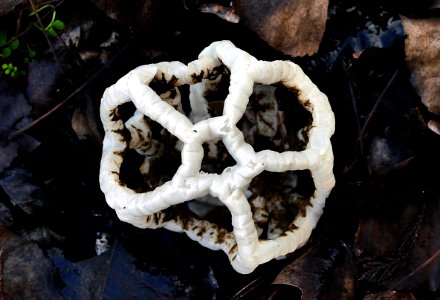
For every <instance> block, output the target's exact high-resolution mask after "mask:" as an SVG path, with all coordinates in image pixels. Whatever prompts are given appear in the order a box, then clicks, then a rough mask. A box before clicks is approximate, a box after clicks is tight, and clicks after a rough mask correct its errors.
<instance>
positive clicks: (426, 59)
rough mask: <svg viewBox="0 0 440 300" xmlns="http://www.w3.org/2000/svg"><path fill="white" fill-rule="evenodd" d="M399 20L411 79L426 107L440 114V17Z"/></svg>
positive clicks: (404, 18)
mask: <svg viewBox="0 0 440 300" xmlns="http://www.w3.org/2000/svg"><path fill="white" fill-rule="evenodd" d="M402 24H403V27H404V30H405V33H406V34H407V38H406V40H405V53H406V63H407V65H408V67H409V69H410V70H411V82H412V84H413V86H414V88H415V89H416V91H417V92H418V94H419V95H420V97H421V100H422V102H423V104H424V105H425V106H426V107H427V108H428V110H429V111H430V112H431V113H433V114H436V115H440V64H439V63H438V62H439V61H440V20H439V19H435V18H430V19H410V18H407V17H402ZM434 125H435V124H431V126H430V127H432V128H431V129H435V128H437V126H434ZM435 131H436V130H434V132H435Z"/></svg>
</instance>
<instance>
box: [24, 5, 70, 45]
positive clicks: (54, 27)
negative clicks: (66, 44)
mask: <svg viewBox="0 0 440 300" xmlns="http://www.w3.org/2000/svg"><path fill="white" fill-rule="evenodd" d="M46 9H52V18H51V20H50V22H49V24H47V25H46V26H44V27H43V26H41V25H39V24H38V23H34V26H35V27H37V28H38V29H39V30H41V31H43V32H46V33H47V34H48V35H50V36H52V37H56V36H57V35H58V32H59V31H62V30H64V22H63V21H61V20H58V19H57V18H56V16H57V12H56V10H55V7H54V6H53V5H51V4H45V5H42V6H40V7H38V8H37V9H36V10H34V11H32V12H31V13H30V14H29V16H33V15H35V14H37V13H39V12H41V11H43V10H46Z"/></svg>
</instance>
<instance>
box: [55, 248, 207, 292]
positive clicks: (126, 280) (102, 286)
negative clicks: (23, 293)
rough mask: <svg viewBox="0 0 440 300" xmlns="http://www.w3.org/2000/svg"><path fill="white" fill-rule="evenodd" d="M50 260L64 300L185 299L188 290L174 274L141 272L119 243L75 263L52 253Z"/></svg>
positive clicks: (190, 288)
mask: <svg viewBox="0 0 440 300" xmlns="http://www.w3.org/2000/svg"><path fill="white" fill-rule="evenodd" d="M52 261H53V263H54V265H55V266H56V267H57V268H58V270H59V273H60V276H61V279H62V281H63V282H64V285H65V286H64V288H63V289H62V291H61V293H62V295H63V297H65V299H164V300H166V299H170V300H171V299H189V298H188V297H189V296H188V295H189V294H191V290H192V286H191V285H188V284H187V283H185V282H184V281H182V279H181V278H180V277H179V276H177V275H167V274H162V273H161V272H160V271H159V270H156V269H152V270H142V269H141V268H140V267H139V266H137V263H136V259H135V258H134V257H133V256H132V255H131V254H130V253H128V252H127V250H125V248H124V247H123V246H122V245H121V244H119V243H116V244H115V245H114V246H113V248H112V249H111V250H109V251H107V252H105V253H103V254H101V255H99V256H95V257H93V258H91V259H88V260H83V261H80V262H75V263H72V262H70V261H68V260H67V259H65V258H64V257H63V256H62V255H61V254H60V253H56V251H54V252H53V253H52ZM208 298H209V297H208Z"/></svg>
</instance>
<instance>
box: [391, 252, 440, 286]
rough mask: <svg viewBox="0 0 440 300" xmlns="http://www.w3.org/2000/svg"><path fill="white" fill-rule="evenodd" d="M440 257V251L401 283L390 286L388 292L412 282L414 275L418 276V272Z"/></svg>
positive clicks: (401, 280)
mask: <svg viewBox="0 0 440 300" xmlns="http://www.w3.org/2000/svg"><path fill="white" fill-rule="evenodd" d="M439 257H440V249H439V250H437V251H436V252H435V253H434V254H433V255H432V256H431V257H430V258H428V259H427V260H426V261H425V262H424V263H423V264H421V265H420V266H418V267H417V268H416V269H415V270H414V271H412V272H411V273H409V274H408V275H406V276H404V277H403V278H401V279H400V280H399V281H397V282H396V283H394V284H393V285H391V286H390V288H389V289H388V290H387V292H390V291H393V290H394V289H396V288H397V287H398V286H400V285H401V284H403V283H404V282H405V281H408V280H410V279H411V278H412V277H413V276H414V275H416V274H417V273H418V272H420V271H421V270H422V269H424V268H426V267H427V266H428V265H429V264H430V263H432V262H433V261H434V260H436V259H437V258H439Z"/></svg>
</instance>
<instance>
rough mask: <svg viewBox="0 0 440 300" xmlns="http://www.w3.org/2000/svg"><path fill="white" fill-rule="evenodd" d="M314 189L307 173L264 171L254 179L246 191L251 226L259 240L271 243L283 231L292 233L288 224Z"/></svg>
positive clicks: (299, 211)
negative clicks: (252, 223) (267, 240)
mask: <svg viewBox="0 0 440 300" xmlns="http://www.w3.org/2000/svg"><path fill="white" fill-rule="evenodd" d="M314 192H315V185H314V183H313V179H312V176H311V173H310V171H309V170H296V171H287V172H282V173H276V172H267V171H264V172H262V173H261V174H259V175H258V176H256V177H255V178H254V179H253V180H252V182H251V184H250V185H249V189H248V191H247V194H248V200H249V203H250V204H251V207H252V213H253V218H254V222H255V223H256V225H257V228H258V231H259V234H260V238H261V239H274V238H276V237H278V236H280V235H282V234H283V233H284V232H285V231H286V230H291V229H294V228H292V226H291V223H292V222H293V221H294V220H295V218H296V217H297V216H298V215H299V214H300V215H302V216H305V215H306V211H305V208H306V207H307V206H308V205H311V203H310V199H311V197H312V196H313V194H314Z"/></svg>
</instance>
